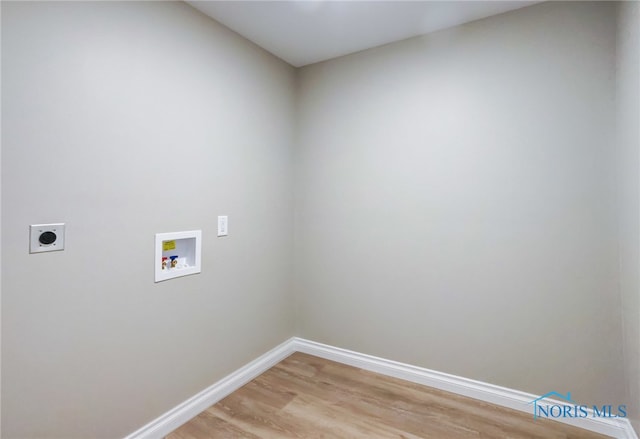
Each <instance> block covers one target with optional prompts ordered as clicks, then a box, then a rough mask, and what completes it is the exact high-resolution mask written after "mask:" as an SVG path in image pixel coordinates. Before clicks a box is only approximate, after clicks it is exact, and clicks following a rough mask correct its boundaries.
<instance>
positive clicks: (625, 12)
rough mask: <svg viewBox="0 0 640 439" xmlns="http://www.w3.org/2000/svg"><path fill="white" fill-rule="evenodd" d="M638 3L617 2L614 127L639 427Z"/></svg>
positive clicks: (631, 382) (631, 381)
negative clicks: (616, 126)
mask: <svg viewBox="0 0 640 439" xmlns="http://www.w3.org/2000/svg"><path fill="white" fill-rule="evenodd" d="M639 11H640V3H638V2H620V3H619V6H618V35H617V37H618V38H617V48H616V49H617V50H616V58H617V65H616V67H617V71H616V73H617V75H616V79H617V81H616V83H617V93H616V97H617V99H616V102H617V121H618V146H619V150H618V152H619V155H618V159H619V169H618V176H619V180H618V182H619V191H618V192H619V200H620V208H619V212H620V226H619V227H620V287H621V292H622V321H623V324H624V326H623V331H624V353H625V367H626V368H625V379H626V389H627V401H628V403H629V404H630V409H631V410H630V413H631V415H632V418H634V421H635V427H636V429H638V427H640V271H639V270H640V258H639V254H638V250H639V249H640V177H639V175H640V154H639V153H640V109H639V107H640V13H639Z"/></svg>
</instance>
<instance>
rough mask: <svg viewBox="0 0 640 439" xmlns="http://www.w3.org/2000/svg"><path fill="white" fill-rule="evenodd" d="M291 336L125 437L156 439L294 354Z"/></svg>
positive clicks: (127, 438)
mask: <svg viewBox="0 0 640 439" xmlns="http://www.w3.org/2000/svg"><path fill="white" fill-rule="evenodd" d="M293 346H294V343H293V339H289V340H287V341H285V342H284V343H282V344H280V345H279V346H276V347H275V348H273V349H271V350H270V351H269V352H267V353H266V354H264V355H261V356H260V357H258V358H256V359H255V360H253V361H252V362H250V363H248V364H245V365H244V366H242V367H241V368H240V369H238V370H236V371H235V372H232V373H231V374H229V375H227V376H226V377H224V378H222V379H221V380H220V381H218V382H216V383H215V384H213V385H212V386H210V387H208V388H206V389H205V390H203V391H202V392H200V393H198V394H197V395H195V396H192V397H191V398H189V399H187V400H186V401H185V402H183V403H181V404H180V405H178V406H176V407H174V408H173V409H171V410H169V411H168V412H166V413H165V414H163V415H161V416H160V417H159V418H157V419H155V420H153V421H151V422H149V423H148V424H147V425H145V426H144V427H142V428H140V429H138V430H136V431H134V432H133V433H131V434H130V435H129V436H127V437H126V438H125V439H160V438H163V437H164V436H166V435H168V434H169V433H171V432H172V431H173V430H175V429H176V428H178V427H180V426H181V425H183V424H185V423H186V422H187V421H189V420H190V419H191V418H193V417H194V416H196V415H198V414H199V413H200V412H202V411H204V410H206V409H207V408H209V407H211V406H212V405H213V404H215V403H217V402H218V401H220V400H221V399H223V398H224V397H225V396H227V395H229V394H231V393H233V392H235V391H236V390H238V389H239V388H240V387H242V386H244V385H245V384H247V383H248V382H249V381H251V380H252V379H254V378H255V377H257V376H258V375H260V374H261V373H263V372H266V371H267V370H269V369H270V368H272V367H273V366H275V365H276V364H278V363H279V362H280V361H282V360H284V359H285V358H287V357H288V356H289V355H291V354H292V353H294V352H295V351H294V350H293Z"/></svg>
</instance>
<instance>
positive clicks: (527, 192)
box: [295, 2, 623, 403]
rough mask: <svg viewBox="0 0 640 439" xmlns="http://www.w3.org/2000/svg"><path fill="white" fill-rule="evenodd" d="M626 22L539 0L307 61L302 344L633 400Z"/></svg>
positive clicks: (299, 216) (302, 128)
mask: <svg viewBox="0 0 640 439" xmlns="http://www.w3.org/2000/svg"><path fill="white" fill-rule="evenodd" d="M615 14H616V10H615V4H607V3H571V2H567V3H563V2H560V3H543V4H540V5H535V6H532V7H529V8H524V9H521V10H518V11H514V12H511V13H507V14H504V15H501V16H496V17H492V18H488V19H486V20H482V21H477V22H474V23H471V24H468V25H464V26H461V27H458V28H454V29H450V30H446V31H443V32H439V33H436V34H432V35H429V36H426V37H421V38H416V39H411V40H407V41H405V42H400V43H397V44H392V45H389V46H385V47H381V48H377V49H373V50H368V51H365V52H361V53H359V54H355V55H351V56H346V57H343V58H339V59H336V60H332V61H328V62H323V63H320V64H316V65H313V66H309V67H306V68H303V69H302V70H301V76H300V84H299V99H300V101H299V106H300V111H299V113H298V115H299V120H298V121H299V123H298V130H299V132H298V136H299V139H298V142H299V145H298V148H297V152H296V154H297V155H296V189H297V192H296V200H295V205H296V251H297V254H296V258H295V260H296V281H295V282H296V293H297V294H299V297H298V301H299V303H298V313H299V316H298V317H299V319H298V321H299V334H300V335H301V336H303V337H306V338H310V339H313V340H317V341H319V342H325V343H329V344H332V345H337V346H341V347H344V348H349V349H354V350H357V351H361V352H365V353H369V354H373V355H378V356H382V357H386V358H393V359H394V360H398V361H403V362H408V363H411V364H416V365H420V366H424V367H428V368H432V369H435V370H439V371H446V372H449V373H453V374H457V375H461V376H464V377H469V378H474V379H478V380H482V381H486V382H490V383H495V384H498V385H503V386H507V387H511V388H515V389H521V390H525V391H530V392H534V393H538V394H542V393H546V392H548V391H550V390H556V391H571V392H572V395H573V396H574V397H575V399H576V400H577V401H583V402H585V403H618V402H619V401H620V397H621V395H622V394H623V381H622V378H621V375H622V347H621V342H620V333H621V332H620V331H621V324H620V319H619V317H620V311H619V310H620V303H619V294H618V288H617V272H618V261H617V234H616V217H615V175H614V174H615V172H614V168H615V154H613V151H614V148H612V144H613V142H614V139H615V133H614V125H615V121H614V113H615V102H614V98H615V59H614V57H615V43H616V41H615V25H616V23H615V18H616V15H615Z"/></svg>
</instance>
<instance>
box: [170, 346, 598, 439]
mask: <svg viewBox="0 0 640 439" xmlns="http://www.w3.org/2000/svg"><path fill="white" fill-rule="evenodd" d="M605 437H607V436H603V435H600V434H597V433H593V432H590V431H587V430H582V429H579V428H576V427H573V426H570V425H566V424H562V423H559V422H556V421H553V420H548V419H537V420H534V419H533V418H532V416H531V415H530V414H526V413H522V412H518V411H515V410H511V409H507V408H504V407H500V406H497V405H494V404H489V403H486V402H483V401H478V400H475V399H472V398H467V397H464V396H460V395H456V394H452V393H449V392H444V391H442V390H438V389H434V388H432V387H428V386H422V385H419V384H416V383H411V382H407V381H404V380H400V379H397V378H393V377H388V376H384V375H380V374H376V373H374V372H369V371H365V370H362V369H358V368H355V367H351V366H347V365H344V364H340V363H336V362H333V361H329V360H325V359H322V358H318V357H314V356H312V355H308V354H303V353H299V352H297V353H295V354H293V355H291V356H290V357H288V358H286V359H284V360H283V361H281V362H280V363H278V364H277V365H275V366H274V367H272V368H271V369H269V370H268V371H267V372H265V373H263V374H262V375H260V376H259V377H257V378H256V379H254V380H253V381H251V382H250V383H248V384H247V385H245V386H243V387H242V388H240V389H238V390H237V391H235V392H234V393H232V394H231V395H229V396H227V397H226V398H224V399H223V400H222V401H220V402H218V403H217V404H215V405H213V406H211V407H209V408H208V409H207V410H205V411H204V412H202V413H201V414H199V415H198V416H196V417H195V418H193V419H192V420H191V421H189V422H187V423H186V424H185V425H183V426H182V427H180V428H178V429H177V430H175V431H174V432H172V433H171V434H170V435H168V436H167V439H218V438H250V439H254V438H262V439H286V438H313V439H315V438H327V439H332V438H340V439H344V438H380V439H387V438H406V439H443V438H447V439H479V438H512V439H531V438H540V439H578V438H580V439H602V438H605Z"/></svg>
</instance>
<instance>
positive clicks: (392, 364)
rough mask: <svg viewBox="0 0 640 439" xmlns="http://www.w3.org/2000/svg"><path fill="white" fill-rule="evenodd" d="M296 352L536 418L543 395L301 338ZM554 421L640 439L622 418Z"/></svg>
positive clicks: (626, 438) (621, 437)
mask: <svg viewBox="0 0 640 439" xmlns="http://www.w3.org/2000/svg"><path fill="white" fill-rule="evenodd" d="M292 340H293V343H294V350H295V351H298V352H304V353H306V354H311V355H315V356H316V357H322V358H326V359H327V360H333V361H337V362H339V363H343V364H348V365H350V366H355V367H358V368H360V369H365V370H369V371H371V372H377V373H380V374H382V375H388V376H392V377H395V378H401V379H403V380H407V381H411V382H413V383H418V384H423V385H426V386H430V387H434V388H436V389H440V390H445V391H447V392H451V393H456V394H458V395H463V396H468V397H470V398H474V399H478V400H480V401H485V402H489V403H492V404H496V405H499V406H502V407H507V408H510V409H514V410H518V411H522V412H526V413H530V414H531V415H532V416H533V409H532V407H531V404H530V402H531V401H533V400H534V399H536V398H538V396H539V395H533V394H531V393H525V392H520V391H518V390H512V389H507V388H505V387H500V386H496V385H493V384H488V383H483V382H481V381H475V380H470V379H468V378H462V377H458V376H455V375H449V374H447V373H443V372H437V371H434V370H429V369H425V368H422V367H417V366H411V365H409V364H404V363H398V362H397V361H391V360H386V359H384V358H379V357H374V356H371V355H366V354H361V353H358V352H353V351H349V350H347V349H340V348H336V347H333V346H328V345H324V344H321V343H316V342H313V341H309V340H304V339H301V338H297V337H296V338H293V339H292ZM546 401H549V402H550V403H552V404H553V403H557V404H562V403H561V402H557V401H555V402H554V401H553V400H550V399H549V400H546ZM554 420H556V421H558V422H563V423H566V424H570V425H574V426H576V427H580V428H584V429H585V430H590V431H595V432H597V433H601V434H605V435H608V436H612V437H614V438H619V439H638V436H637V435H636V433H635V431H634V430H633V428H632V427H631V423H630V422H629V420H628V419H623V418H618V419H611V418H594V417H591V414H590V415H589V417H588V418H558V419H555V418H554Z"/></svg>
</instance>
